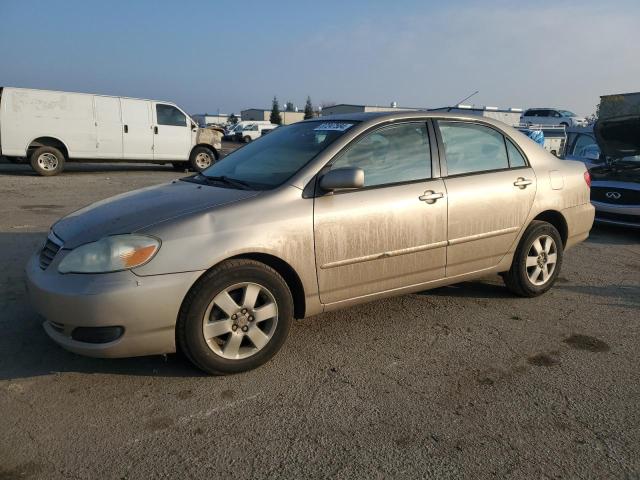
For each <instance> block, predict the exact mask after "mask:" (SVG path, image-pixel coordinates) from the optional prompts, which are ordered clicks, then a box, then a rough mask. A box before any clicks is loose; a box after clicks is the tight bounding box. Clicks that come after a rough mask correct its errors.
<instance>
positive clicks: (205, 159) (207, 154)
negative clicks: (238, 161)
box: [189, 147, 216, 172]
mask: <svg viewBox="0 0 640 480" xmlns="http://www.w3.org/2000/svg"><path fill="white" fill-rule="evenodd" d="M215 162H216V155H215V153H213V150H211V149H210V148H207V147H196V148H194V149H193V150H192V151H191V156H190V157H189V164H190V165H191V169H192V170H194V171H196V172H201V171H203V170H205V169H207V168H209V167H210V166H211V165H213V164H214V163H215Z"/></svg>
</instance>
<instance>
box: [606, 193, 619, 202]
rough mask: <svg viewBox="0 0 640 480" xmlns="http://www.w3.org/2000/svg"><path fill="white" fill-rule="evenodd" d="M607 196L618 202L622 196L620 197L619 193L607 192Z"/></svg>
mask: <svg viewBox="0 0 640 480" xmlns="http://www.w3.org/2000/svg"><path fill="white" fill-rule="evenodd" d="M606 196H607V198H610V199H612V200H618V199H619V198H620V197H621V196H622V195H620V194H619V193H618V192H607V193H606Z"/></svg>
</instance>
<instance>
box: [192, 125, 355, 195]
mask: <svg viewBox="0 0 640 480" xmlns="http://www.w3.org/2000/svg"><path fill="white" fill-rule="evenodd" d="M355 124H356V122H353V121H337V122H336V121H334V122H328V121H325V122H322V121H313V122H300V123H294V124H293V125H288V126H286V127H280V128H276V129H274V130H273V131H272V132H271V133H269V135H265V136H263V137H260V138H259V139H258V140H256V141H253V142H251V143H249V144H247V145H245V146H244V147H242V148H239V149H238V150H236V151H234V152H232V153H230V154H229V155H228V156H226V157H225V158H224V159H222V160H221V161H219V162H217V163H214V164H213V165H212V166H211V167H209V168H207V169H206V170H204V171H203V172H202V173H201V174H200V175H202V176H204V177H216V178H221V177H224V178H226V179H229V180H232V181H238V182H243V183H245V184H247V185H249V186H251V188H253V189H256V190H270V189H272V188H275V187H278V186H280V185H282V184H283V183H284V182H286V181H287V180H288V179H289V178H291V177H292V176H293V175H294V174H295V173H297V172H298V171H299V170H300V169H301V168H302V167H304V166H305V165H306V164H307V163H309V161H310V160H312V159H313V158H314V157H315V156H316V155H318V154H319V153H320V152H322V151H323V150H324V149H325V148H327V147H328V146H329V145H331V144H332V143H333V142H334V141H336V139H338V138H340V137H341V136H342V135H344V134H345V133H346V132H347V131H348V130H349V129H350V128H351V127H353V126H354V125H355Z"/></svg>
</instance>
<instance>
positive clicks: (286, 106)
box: [284, 102, 296, 112]
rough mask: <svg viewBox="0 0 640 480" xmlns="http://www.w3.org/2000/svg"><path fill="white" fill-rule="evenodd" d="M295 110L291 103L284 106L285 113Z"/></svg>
mask: <svg viewBox="0 0 640 480" xmlns="http://www.w3.org/2000/svg"><path fill="white" fill-rule="evenodd" d="M295 109H296V107H295V105H294V104H293V102H287V103H285V104H284V111H285V112H293V111H294V110H295Z"/></svg>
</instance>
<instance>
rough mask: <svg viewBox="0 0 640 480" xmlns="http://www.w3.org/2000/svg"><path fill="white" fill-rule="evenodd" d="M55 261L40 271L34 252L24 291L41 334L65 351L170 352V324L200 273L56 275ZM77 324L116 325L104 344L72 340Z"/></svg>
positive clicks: (96, 354) (91, 353) (172, 341)
mask: <svg viewBox="0 0 640 480" xmlns="http://www.w3.org/2000/svg"><path fill="white" fill-rule="evenodd" d="M56 264H57V262H55V261H54V263H52V264H51V266H49V268H47V269H46V270H42V269H41V268H40V266H39V263H38V258H37V255H34V256H33V257H32V258H31V259H30V260H29V263H28V264H27V268H26V273H27V289H28V291H29V298H30V301H31V304H32V306H33V307H34V309H35V310H36V311H37V312H38V313H39V314H40V315H41V316H42V317H44V318H45V322H44V325H43V326H44V329H45V331H46V333H47V334H48V335H49V337H51V339H53V341H55V342H56V343H58V344H59V345H61V346H62V347H64V348H65V349H67V350H70V351H72V352H75V353H79V354H82V355H88V356H92V357H134V356H141V355H155V354H162V353H171V352H174V351H175V350H176V346H175V324H176V320H177V317H178V311H179V309H180V305H181V304H182V300H183V299H184V297H185V295H186V294H187V292H188V291H189V289H190V288H191V286H192V285H193V284H194V282H195V281H196V280H197V278H198V277H199V276H200V274H201V272H187V273H175V274H169V275H156V276H149V277H139V276H136V275H135V274H133V273H132V272H130V271H124V272H114V273H106V274H101V275H77V274H66V275H62V274H60V273H58V272H57V268H56V267H57V265H56ZM77 327H89V328H91V327H122V328H123V329H124V332H123V333H122V334H121V335H120V336H119V337H118V338H117V339H115V340H113V341H108V342H106V343H88V342H85V341H78V340H74V339H73V338H72V335H73V331H74V329H76V328H77Z"/></svg>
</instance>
